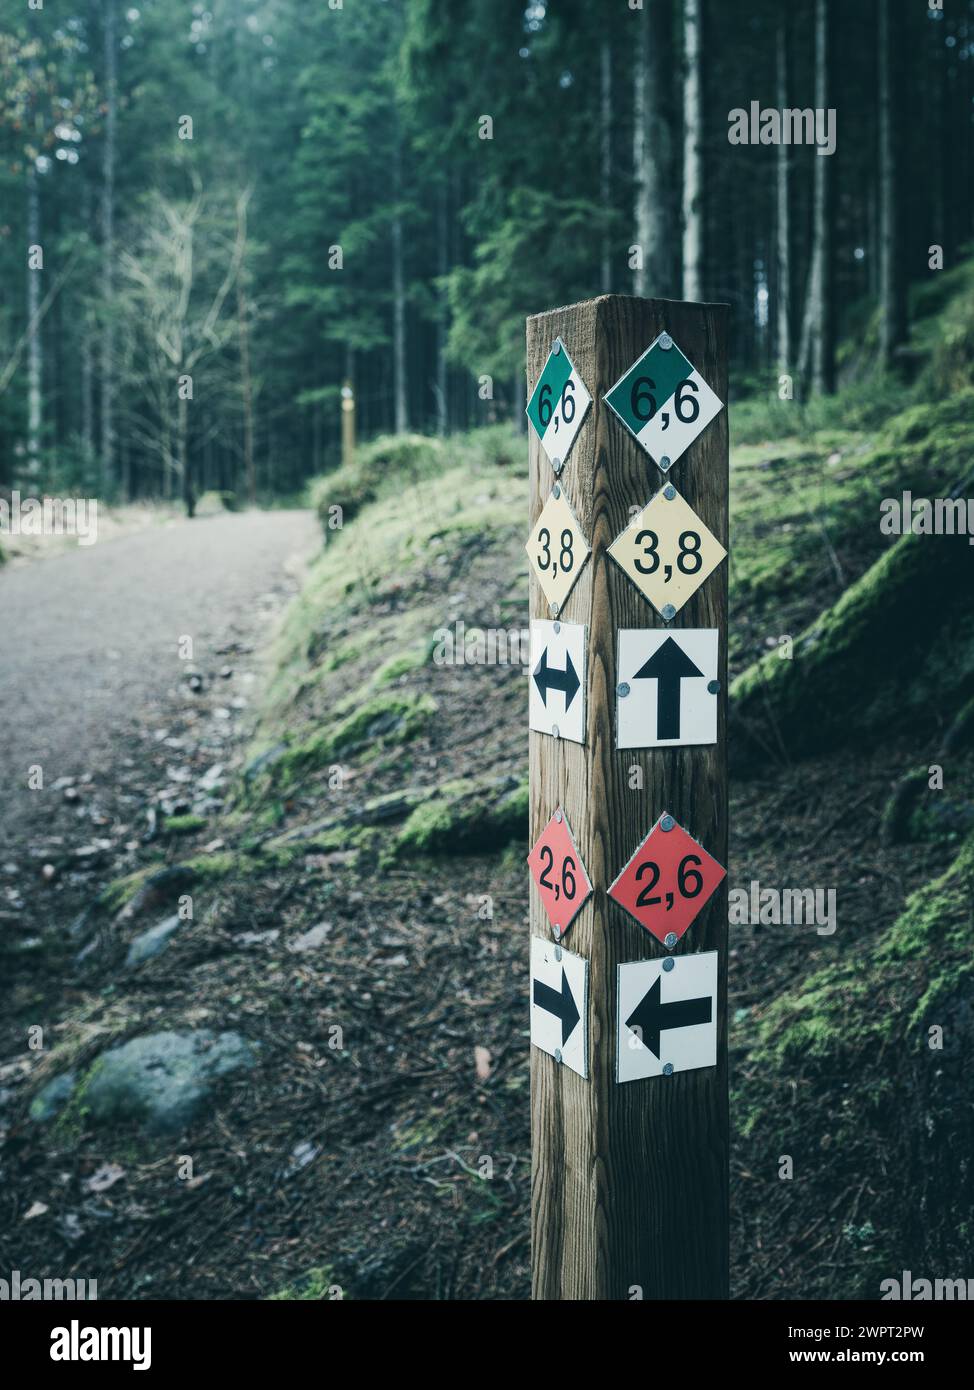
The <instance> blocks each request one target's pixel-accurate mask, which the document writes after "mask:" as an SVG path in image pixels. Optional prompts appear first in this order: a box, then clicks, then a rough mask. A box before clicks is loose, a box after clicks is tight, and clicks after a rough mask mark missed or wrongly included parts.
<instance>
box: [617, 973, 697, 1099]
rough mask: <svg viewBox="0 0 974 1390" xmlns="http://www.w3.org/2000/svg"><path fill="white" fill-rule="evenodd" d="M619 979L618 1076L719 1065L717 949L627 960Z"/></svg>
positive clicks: (628, 1077) (628, 1078) (622, 1078)
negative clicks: (651, 958) (662, 957)
mask: <svg viewBox="0 0 974 1390" xmlns="http://www.w3.org/2000/svg"><path fill="white" fill-rule="evenodd" d="M664 966H665V967H666V969H665V971H664ZM617 985H618V995H617V1012H616V1019H617V1025H616V1079H617V1080H619V1081H638V1080H640V1078H642V1077H647V1076H664V1075H665V1076H668V1075H669V1074H670V1073H671V1072H677V1071H693V1070H695V1069H696V1068H698V1067H713V1066H716V1064H717V952H716V951H702V952H701V953H700V954H699V955H686V956H670V957H669V959H667V960H659V959H657V960H638V961H627V962H626V963H625V964H623V965H620V966H619V974H618V980H617Z"/></svg>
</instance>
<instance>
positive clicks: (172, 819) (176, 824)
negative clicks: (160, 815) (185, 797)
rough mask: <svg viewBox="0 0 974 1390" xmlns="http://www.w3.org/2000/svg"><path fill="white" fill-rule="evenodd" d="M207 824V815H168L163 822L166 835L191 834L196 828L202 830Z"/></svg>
mask: <svg viewBox="0 0 974 1390" xmlns="http://www.w3.org/2000/svg"><path fill="white" fill-rule="evenodd" d="M205 826H206V817H205V816H194V815H185V816H167V817H166V819H165V821H164V823H163V832H164V834H166V835H190V834H192V832H193V831H194V830H202V829H204V827H205Z"/></svg>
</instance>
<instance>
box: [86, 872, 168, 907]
mask: <svg viewBox="0 0 974 1390" xmlns="http://www.w3.org/2000/svg"><path fill="white" fill-rule="evenodd" d="M165 867H166V866H165V864H164V863H163V862H162V861H161V860H158V861H157V862H155V863H153V864H147V865H146V866H145V868H142V869H136V870H135V871H134V872H133V873H130V874H124V875H123V876H122V877H121V878H115V879H112V881H111V882H110V883H109V884H108V885H107V886H106V887H105V888H103V889H102V891H101V893H100V894H99V896H98V903H99V906H100V907H103V908H105V909H106V911H108V912H110V913H111V914H112V915H114V914H115V913H117V912H120V911H121V910H122V908H123V907H124V906H125V905H126V903H128V902H131V900H132V898H134V897H135V895H136V893H137V892H138V891H139V889H140V888H141V887H142V885H143V884H144V883H145V881H146V879H148V878H151V877H152V875H153V874H157V873H158V872H159V871H160V869H164V868H165Z"/></svg>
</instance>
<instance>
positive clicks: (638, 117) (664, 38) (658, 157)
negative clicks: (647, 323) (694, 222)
mask: <svg viewBox="0 0 974 1390" xmlns="http://www.w3.org/2000/svg"><path fill="white" fill-rule="evenodd" d="M639 26H640V27H639V42H638V44H637V45H636V77H635V92H634V101H635V125H634V134H633V162H634V166H635V168H634V173H635V182H636V237H635V240H636V245H637V246H638V247H639V250H640V258H641V263H640V264H639V265H637V267H636V268H635V270H634V277H633V288H634V290H635V292H636V294H637V295H641V296H644V297H646V296H650V295H651V296H653V297H654V298H676V297H677V295H678V294H679V290H680V273H679V259H680V240H681V239H680V229H679V225H678V216H677V209H678V207H679V202H678V200H677V198H676V178H675V174H674V169H673V101H672V84H671V65H672V57H673V22H672V8H671V6H670V3H669V0H647V4H646V8H645V10H644V11H643V13H642V15H641V16H640V18H639Z"/></svg>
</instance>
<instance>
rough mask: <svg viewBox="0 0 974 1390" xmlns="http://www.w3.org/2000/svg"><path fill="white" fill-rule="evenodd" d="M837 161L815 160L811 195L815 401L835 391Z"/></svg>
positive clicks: (821, 35) (823, 104)
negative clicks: (834, 170) (833, 168)
mask: <svg viewBox="0 0 974 1390" xmlns="http://www.w3.org/2000/svg"><path fill="white" fill-rule="evenodd" d="M828 26H829V6H828V0H815V106H816V107H817V108H818V109H819V110H826V109H827V108H828V97H829V74H828V65H829V53H828ZM831 166H832V156H831V155H821V154H818V153H816V155H815V174H814V180H815V182H814V188H813V193H812V205H813V212H812V223H813V231H812V262H811V266H810V268H809V275H808V292H807V294H806V297H805V316H804V322H803V324H802V344H801V374H802V376H803V377H806V378H807V377H808V375H809V372H810V376H811V387H812V390H813V392H815V394H816V395H822V394H828V393H830V392H832V391H834V390H835V330H834V322H833V301H832V176H831Z"/></svg>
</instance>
